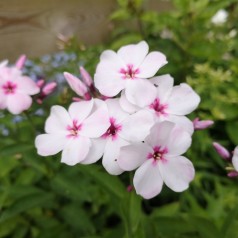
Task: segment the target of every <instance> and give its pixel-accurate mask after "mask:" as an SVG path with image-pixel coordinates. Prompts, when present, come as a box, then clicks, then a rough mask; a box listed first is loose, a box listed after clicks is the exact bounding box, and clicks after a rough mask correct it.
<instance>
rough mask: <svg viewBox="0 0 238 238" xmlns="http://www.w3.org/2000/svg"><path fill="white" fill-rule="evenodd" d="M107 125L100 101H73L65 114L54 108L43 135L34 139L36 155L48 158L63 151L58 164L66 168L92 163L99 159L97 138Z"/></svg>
mask: <svg viewBox="0 0 238 238" xmlns="http://www.w3.org/2000/svg"><path fill="white" fill-rule="evenodd" d="M109 126H110V123H109V116H108V109H107V106H106V104H105V102H103V101H101V100H99V99H91V100H90V101H82V102H74V103H72V104H71V105H70V107H69V110H68V111H67V110H66V109H64V108H63V107H61V106H53V107H52V108H51V113H50V116H49V117H48V119H47V120H46V123H45V131H46V134H42V135H38V136H37V137H36V140H35V145H36V148H37V152H38V154H39V155H42V156H48V155H54V154H57V153H58V152H60V151H62V155H61V162H62V163H66V164H68V165H75V164H77V163H83V162H84V161H86V162H85V163H94V162H96V161H97V160H99V159H100V157H101V156H102V149H101V147H102V146H101V145H100V142H99V143H96V138H99V137H101V136H102V135H103V134H104V133H105V132H106V130H107V129H108V127H109Z"/></svg>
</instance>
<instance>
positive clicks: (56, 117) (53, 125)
mask: <svg viewBox="0 0 238 238" xmlns="http://www.w3.org/2000/svg"><path fill="white" fill-rule="evenodd" d="M71 123H72V121H71V119H70V117H69V114H68V112H67V111H66V109H65V108H63V107H61V106H53V107H51V110H50V116H49V117H48V118H47V120H46V122H45V131H46V132H47V133H66V132H67V126H68V125H71Z"/></svg>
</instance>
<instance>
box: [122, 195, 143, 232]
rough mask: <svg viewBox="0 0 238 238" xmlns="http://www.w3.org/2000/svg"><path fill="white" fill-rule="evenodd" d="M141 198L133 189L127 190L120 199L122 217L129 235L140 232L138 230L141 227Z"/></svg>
mask: <svg viewBox="0 0 238 238" xmlns="http://www.w3.org/2000/svg"><path fill="white" fill-rule="evenodd" d="M141 200H142V198H141V197H140V196H138V195H137V194H136V193H135V191H131V192H128V194H127V195H126V196H125V197H124V199H123V200H122V206H121V208H122V217H123V220H124V223H125V226H126V230H127V234H128V235H129V237H131V236H132V237H134V236H135V234H138V233H141V232H139V230H141V229H142V228H143V226H142V224H140V223H141V219H142V211H141ZM142 234H143V232H142Z"/></svg>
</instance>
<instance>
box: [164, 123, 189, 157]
mask: <svg viewBox="0 0 238 238" xmlns="http://www.w3.org/2000/svg"><path fill="white" fill-rule="evenodd" d="M162 123H163V122H162ZM191 143H192V139H191V135H190V134H189V133H188V132H187V131H185V130H184V129H182V128H181V127H179V126H175V127H174V128H173V130H172V131H171V133H170V135H169V138H168V140H167V142H166V147H167V149H168V154H169V155H171V156H172V155H173V156H177V155H181V154H183V153H185V152H186V151H187V150H188V148H189V147H190V146H191Z"/></svg>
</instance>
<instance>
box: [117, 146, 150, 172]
mask: <svg viewBox="0 0 238 238" xmlns="http://www.w3.org/2000/svg"><path fill="white" fill-rule="evenodd" d="M149 153H153V149H152V148H151V147H149V146H148V145H146V144H145V143H139V144H134V145H127V146H123V147H121V150H120V154H119V157H118V160H117V162H118V164H119V166H120V167H121V168H122V169H123V170H125V171H130V170H134V169H136V168H137V167H139V166H140V165H142V164H143V163H144V162H145V161H146V159H147V156H148V155H149Z"/></svg>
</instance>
